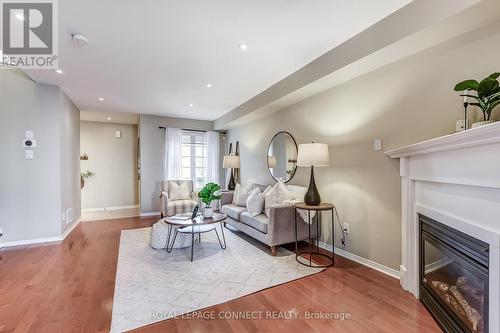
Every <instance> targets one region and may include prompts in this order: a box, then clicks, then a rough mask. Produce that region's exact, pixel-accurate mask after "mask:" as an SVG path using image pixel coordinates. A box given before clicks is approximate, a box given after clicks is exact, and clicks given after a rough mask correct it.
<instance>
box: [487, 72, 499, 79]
mask: <svg viewBox="0 0 500 333" xmlns="http://www.w3.org/2000/svg"><path fill="white" fill-rule="evenodd" d="M499 76H500V73H499V72H496V73H493V74H491V75H490V76H489V78H492V79H494V80H496V79H498V77H499Z"/></svg>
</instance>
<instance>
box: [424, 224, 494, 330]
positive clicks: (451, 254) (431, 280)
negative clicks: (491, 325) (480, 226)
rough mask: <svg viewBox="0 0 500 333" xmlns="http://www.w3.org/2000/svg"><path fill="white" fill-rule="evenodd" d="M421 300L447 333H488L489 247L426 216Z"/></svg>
mask: <svg viewBox="0 0 500 333" xmlns="http://www.w3.org/2000/svg"><path fill="white" fill-rule="evenodd" d="M419 221H420V300H421V302H422V303H423V304H424V306H425V307H426V308H427V310H428V311H429V312H430V314H431V315H432V316H433V317H434V319H435V320H436V322H437V323H438V324H439V326H440V327H441V328H442V329H443V331H444V332H447V333H448V332H449V333H461V332H467V333H487V332H488V267H489V246H488V244H486V243H484V242H482V241H480V240H478V239H476V238H474V237H471V236H469V235H466V234H464V233H462V232H460V231H458V230H455V229H453V228H450V227H448V226H446V225H444V224H442V223H439V222H437V221H435V220H433V219H431V218H429V217H426V216H424V215H419Z"/></svg>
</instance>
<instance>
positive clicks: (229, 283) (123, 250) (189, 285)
mask: <svg viewBox="0 0 500 333" xmlns="http://www.w3.org/2000/svg"><path fill="white" fill-rule="evenodd" d="M150 232H151V229H150V228H144V229H136V230H124V231H122V233H121V240H120V252H119V256H118V269H117V273H116V284H115V296H114V301H113V315H112V322H111V332H123V331H126V330H131V329H134V328H137V327H141V326H144V325H148V324H151V323H154V322H157V321H161V320H165V319H169V318H172V317H174V316H177V315H181V314H183V313H187V312H191V311H194V310H200V309H203V308H206V307H209V306H212V305H216V304H219V303H223V302H227V301H229V300H232V299H235V298H238V297H241V296H244V295H248V294H251V293H254V292H256V291H259V290H263V289H266V288H269V287H272V286H276V285H279V284H282V283H285V282H289V281H292V280H295V279H299V278H302V277H305V276H308V275H311V274H315V273H318V272H320V271H322V269H317V268H309V267H306V266H302V265H300V264H299V263H297V261H296V260H295V255H294V254H293V253H292V252H290V251H287V250H285V249H283V248H280V249H279V251H278V254H277V256H276V257H273V256H271V254H270V250H269V248H268V247H266V246H264V245H263V244H261V243H259V242H257V241H255V240H253V239H252V238H250V237H247V236H246V235H243V234H242V233H235V232H231V231H229V230H228V229H224V234H225V236H226V242H227V248H226V249H225V250H222V249H221V248H220V246H219V243H218V241H217V237H216V235H215V233H214V232H211V233H206V234H203V235H202V242H201V244H200V243H195V248H194V261H193V262H190V261H189V254H190V252H189V251H190V248H185V249H174V250H173V251H172V252H171V253H167V252H166V251H164V250H153V249H152V248H150V247H149V237H150Z"/></svg>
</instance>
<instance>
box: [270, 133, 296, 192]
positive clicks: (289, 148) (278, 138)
mask: <svg viewBox="0 0 500 333" xmlns="http://www.w3.org/2000/svg"><path fill="white" fill-rule="evenodd" d="M267 167H268V168H269V173H270V174H271V177H273V179H274V180H275V181H278V180H280V179H283V181H284V182H285V183H286V182H288V181H290V180H291V179H292V178H293V176H294V175H295V171H296V170H297V143H296V142H295V139H294V138H293V136H292V135H291V134H290V133H288V132H279V133H278V134H276V135H275V136H274V137H273V138H272V140H271V142H270V143H269V148H267Z"/></svg>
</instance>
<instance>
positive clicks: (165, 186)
mask: <svg viewBox="0 0 500 333" xmlns="http://www.w3.org/2000/svg"><path fill="white" fill-rule="evenodd" d="M184 182H186V183H187V184H188V188H189V199H180V200H171V199H169V193H170V191H169V189H170V184H172V183H175V184H177V185H181V184H182V183H184ZM197 203H198V193H197V192H195V191H194V189H193V181H192V180H164V181H162V190H161V194H160V214H161V217H162V218H164V217H166V216H172V215H175V214H183V213H189V212H191V211H192V210H193V208H194V206H195V205H196V204H197Z"/></svg>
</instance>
